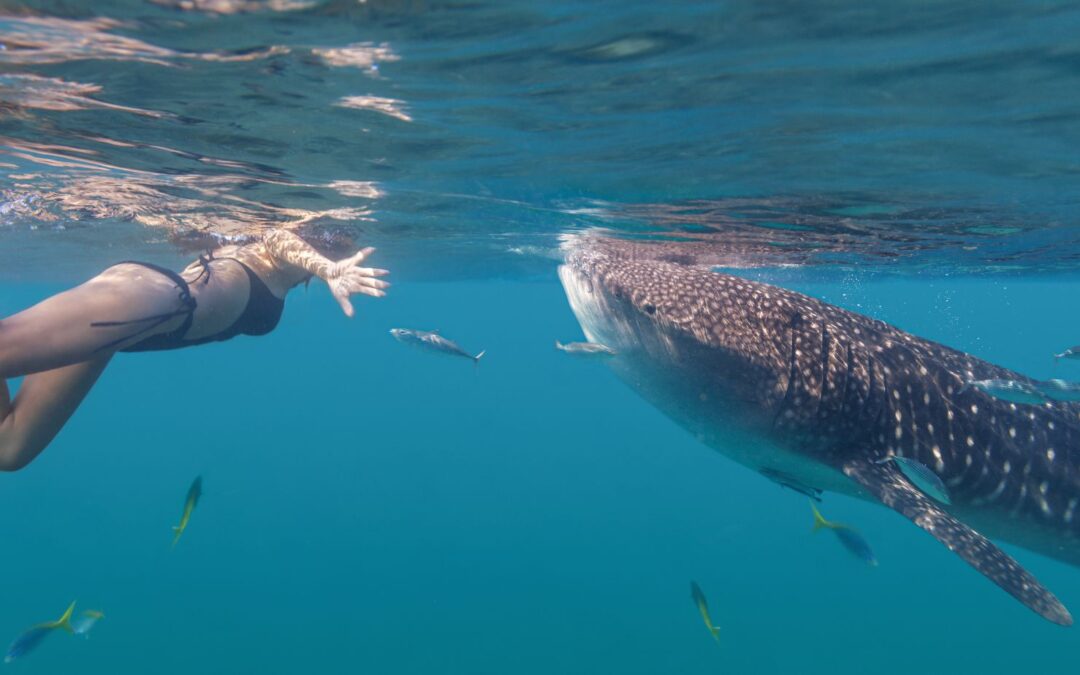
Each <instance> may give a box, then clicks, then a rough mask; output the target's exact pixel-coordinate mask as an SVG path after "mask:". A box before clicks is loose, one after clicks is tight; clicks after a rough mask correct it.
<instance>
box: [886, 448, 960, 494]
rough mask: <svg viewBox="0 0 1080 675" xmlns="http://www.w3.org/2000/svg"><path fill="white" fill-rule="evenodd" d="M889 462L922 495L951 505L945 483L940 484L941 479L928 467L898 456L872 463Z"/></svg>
mask: <svg viewBox="0 0 1080 675" xmlns="http://www.w3.org/2000/svg"><path fill="white" fill-rule="evenodd" d="M890 460H891V461H894V462H896V466H898V467H900V473H902V474H904V477H905V478H907V479H908V480H909V481H911V484H912V485H914V486H915V487H917V488H919V490H920V491H922V493H923V494H925V495H928V496H930V497H933V498H934V499H936V500H938V501H939V502H941V503H942V504H952V499H950V498H949V490H948V488H946V487H945V483H942V482H941V478H940V477H938V475H937V474H936V473H934V472H933V471H931V470H930V467H928V466H926V465H925V464H923V463H922V462H919V461H917V460H914V459H911V458H910V457H901V456H900V455H893V456H892V457H886V458H885V459H881V460H878V461H876V462H874V463H875V464H884V463H885V462H888V461H890Z"/></svg>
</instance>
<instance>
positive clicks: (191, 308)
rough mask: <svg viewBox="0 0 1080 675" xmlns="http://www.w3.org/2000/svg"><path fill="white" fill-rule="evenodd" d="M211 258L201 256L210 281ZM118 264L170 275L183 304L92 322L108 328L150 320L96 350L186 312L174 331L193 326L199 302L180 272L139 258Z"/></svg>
mask: <svg viewBox="0 0 1080 675" xmlns="http://www.w3.org/2000/svg"><path fill="white" fill-rule="evenodd" d="M211 259H212V258H206V259H205V260H204V258H203V256H199V262H201V263H203V268H204V269H205V270H206V277H207V281H209V276H210V267H209V261H210V260H211ZM117 264H118V265H139V266H140V267H145V268H147V269H149V270H153V271H154V272H157V273H159V274H161V275H163V276H166V277H168V278H169V279H170V280H171V281H172V282H173V283H175V284H176V287H177V289H178V290H179V291H180V292H179V294H178V299H179V300H180V303H181V304H182V305H183V306H182V307H181V308H180V309H177V310H175V311H172V312H165V313H163V314H153V315H150V316H144V317H141V318H139V319H131V320H128V321H93V322H91V323H90V326H91V327H92V328H107V327H115V326H131V325H134V324H140V323H146V322H150V323H149V325H147V326H145V327H144V328H142V329H140V330H138V331H137V332H135V333H132V334H131V335H125V336H124V337H121V338H117V339H115V340H112V341H111V342H107V343H106V344H103V345H101V346H100V347H98V348H97V349H96V350H94V351H102V350H104V349H109V348H110V347H115V346H116V345H118V344H120V343H121V342H125V341H127V340H130V339H132V338H136V337H139V336H140V335H143V334H144V333H148V332H150V331H152V330H154V329H155V328H157V327H158V326H160V325H161V324H163V323H165V322H167V321H169V320H170V319H174V318H176V317H178V316H183V315H185V314H186V315H187V320H186V321H184V323H182V324H181V325H180V326H179V327H178V328H177V329H176V330H175V331H174V333H175V334H177V335H184V334H185V333H187V331H188V329H189V328H191V323H192V321H193V320H194V317H195V307H196V304H197V303H196V302H195V298H193V297H191V288H190V287H189V286H188V282H187V281H185V280H184V278H183V277H182V276H180V275H179V274H177V273H176V272H174V271H173V270H170V269H168V268H165V267H160V266H158V265H155V264H153V263H147V262H140V261H138V260H125V261H123V262H120V263H117ZM201 278H202V275H200V276H199V279H201ZM197 280H198V279H196V281H197Z"/></svg>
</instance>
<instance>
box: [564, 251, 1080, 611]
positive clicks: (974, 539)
mask: <svg viewBox="0 0 1080 675" xmlns="http://www.w3.org/2000/svg"><path fill="white" fill-rule="evenodd" d="M640 250H641V248H640V247H633V246H631V245H626V246H624V245H623V243H622V242H620V241H618V240H606V239H593V240H589V239H587V238H582V239H579V240H576V241H571V242H570V243H569V244H568V245H567V246H566V252H567V257H566V262H565V264H564V265H562V266H561V267H560V270H559V275H560V278H561V280H562V283H563V286H564V288H565V290H566V294H567V298H568V300H569V302H570V305H571V308H572V309H573V311H574V313H575V314H576V316H577V318H578V320H579V322H580V324H581V326H582V329H583V330H584V332H585V335H586V336H587V337H588V338H589V340H590V341H596V342H602V343H604V344H607V345H609V346H611V347H612V348H613V349H614V350H615V351H616V352H617V354H618V355H617V356H615V357H613V358H611V359H609V363H610V364H611V366H612V368H614V369H615V371H616V372H617V373H618V374H619V375H620V377H622V379H624V380H625V381H626V382H627V383H628V384H630V385H631V386H632V387H633V388H634V389H635V390H637V391H638V392H639V393H640V394H641V395H642V396H643V397H644V398H645V399H646V400H648V401H649V402H651V403H652V404H653V405H655V406H656V407H658V408H660V409H661V410H662V411H664V412H665V413H666V414H668V415H669V416H670V417H672V418H673V419H674V420H675V421H676V422H678V423H679V424H680V425H682V426H683V427H685V428H686V429H687V430H689V431H690V432H691V433H693V434H694V435H695V436H696V437H697V438H698V439H699V440H700V441H702V442H703V443H705V444H707V445H710V446H712V447H714V448H715V449H717V450H719V451H720V452H722V453H723V454H725V455H727V456H729V457H731V458H732V459H734V460H735V461H737V462H739V463H741V464H743V465H746V466H748V467H750V468H752V469H754V470H756V471H761V472H764V473H765V474H766V475H769V473H770V472H771V473H774V474H782V475H787V476H791V477H793V479H795V480H797V481H798V483H800V484H803V485H807V486H813V487H814V488H819V489H825V490H831V491H835V492H840V493H845V494H849V495H853V496H858V497H862V498H864V499H868V500H872V501H876V502H879V503H882V504H884V505H886V506H888V507H890V508H892V509H894V510H896V511H898V512H899V513H901V514H903V515H904V516H906V517H907V518H909V519H910V520H911V521H912V522H914V523H915V524H916V525H918V526H919V527H921V528H922V529H924V530H926V531H927V532H929V533H930V534H931V535H932V536H934V537H935V538H937V539H938V540H939V541H941V542H942V543H943V544H944V545H945V546H947V547H948V548H949V549H950V550H952V551H953V552H955V553H956V554H957V555H959V556H960V557H962V558H963V559H964V560H965V561H967V562H968V563H969V564H970V565H971V566H973V567H974V568H975V569H977V570H978V571H979V572H981V573H982V574H984V575H985V576H986V577H988V578H989V579H990V580H992V581H993V582H994V583H996V584H997V585H998V586H1000V587H1001V588H1002V589H1004V590H1005V591H1007V592H1008V593H1010V594H1012V595H1013V596H1014V597H1015V598H1016V599H1017V600H1019V601H1020V602H1022V603H1024V604H1025V605H1027V606H1028V607H1029V608H1031V609H1032V610H1034V611H1035V612H1037V613H1038V614H1040V615H1042V616H1043V617H1044V618H1046V619H1048V620H1050V621H1052V622H1054V623H1057V624H1061V625H1071V623H1072V617H1071V615H1070V614H1069V612H1068V610H1067V609H1066V608H1065V607H1064V605H1062V603H1061V602H1060V601H1059V600H1058V599H1057V598H1056V597H1055V596H1054V595H1053V594H1052V593H1050V591H1048V590H1047V589H1046V588H1045V587H1043V586H1042V585H1041V584H1040V583H1039V582H1038V581H1037V580H1036V579H1035V578H1034V577H1033V576H1032V575H1031V574H1030V573H1029V572H1027V571H1026V570H1025V569H1024V568H1023V567H1021V566H1020V565H1019V564H1018V563H1017V562H1016V561H1015V560H1014V559H1013V558H1011V557H1010V556H1009V555H1007V554H1006V553H1004V552H1003V551H1001V550H1000V549H999V548H998V547H997V546H995V545H994V544H993V543H992V542H991V541H989V540H988V539H987V538H986V537H985V536H983V535H982V534H980V531H982V532H985V533H986V534H988V535H990V536H993V537H997V538H1001V539H1003V540H1006V541H1010V542H1013V543H1016V544H1018V545H1021V546H1023V547H1026V548H1029V549H1031V550H1034V551H1037V552H1040V553H1043V554H1046V555H1048V556H1051V557H1054V558H1058V559H1060V560H1064V561H1066V562H1069V563H1071V564H1074V565H1080V405H1077V404H1074V403H1060V402H1047V403H1043V404H1039V405H1023V404H1017V403H1010V402H1006V401H1001V400H999V399H995V398H993V397H991V396H989V395H988V394H986V393H985V392H982V391H979V390H978V389H974V388H970V387H965V383H966V382H970V381H972V380H982V379H993V378H1002V379H1009V380H1015V381H1020V382H1029V381H1031V380H1029V378H1026V377H1024V376H1022V375H1020V374H1018V373H1014V372H1012V371H1009V370H1007V369H1005V368H1001V367H998V366H995V365H993V364H991V363H987V362H985V361H982V360H979V359H977V358H975V357H973V356H970V355H968V354H965V353H963V352H960V351H957V350H954V349H951V348H949V347H946V346H944V345H941V344H937V343H934V342H931V341H928V340H924V339H921V338H919V337H916V336H914V335H910V334H908V333H905V332H903V331H901V330H898V329H897V328H894V327H892V326H890V325H888V324H886V323H884V322H881V321H878V320H875V319H871V318H869V317H866V316H862V315H859V314H856V313H853V312H849V311H846V310H843V309H840V308H838V307H835V306H832V305H829V304H827V303H824V302H821V301H819V300H816V299H814V298H811V297H808V296H805V295H802V294H799V293H796V292H793V291H789V290H786V289H783V288H779V287H776V286H771V285H768V284H763V283H759V282H754V281H749V280H746V279H742V278H740V277H736V276H731V275H726V274H719V273H716V272H713V271H709V270H708V269H702V268H695V267H689V266H686V265H682V264H679V263H678V262H670V261H663V260H656V259H651V258H646V257H645V256H643V255H641V254H640V253H639V251H640ZM893 456H899V457H907V458H911V459H914V460H916V461H918V462H920V463H922V464H924V465H925V466H926V467H928V468H929V469H930V470H931V471H933V472H934V473H935V474H936V475H937V476H938V477H940V479H941V480H942V481H943V483H944V484H945V485H947V486H948V490H949V492H950V495H951V497H952V504H951V505H948V506H946V505H943V504H939V503H937V502H935V501H934V500H932V499H930V498H929V497H927V496H926V495H924V494H923V493H922V492H920V491H919V490H918V489H916V488H915V487H914V486H913V485H912V484H911V483H910V482H909V481H908V480H907V479H905V477H904V476H903V474H902V473H901V472H900V470H899V469H898V468H897V466H896V464H897V463H896V462H883V461H882V460H884V459H886V458H888V457H893ZM976 528H977V529H976Z"/></svg>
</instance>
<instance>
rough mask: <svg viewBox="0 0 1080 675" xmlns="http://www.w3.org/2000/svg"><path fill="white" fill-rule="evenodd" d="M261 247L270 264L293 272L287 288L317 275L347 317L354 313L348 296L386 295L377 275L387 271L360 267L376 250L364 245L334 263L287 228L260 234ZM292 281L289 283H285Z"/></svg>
mask: <svg viewBox="0 0 1080 675" xmlns="http://www.w3.org/2000/svg"><path fill="white" fill-rule="evenodd" d="M263 246H264V247H265V248H266V254H267V256H268V257H269V258H270V261H271V264H272V265H273V266H274V267H275V268H276V269H278V270H279V271H280V272H281V273H282V274H284V275H285V276H287V277H288V276H289V275H290V273H291V275H292V277H291V278H289V279H288V280H287V281H286V283H287V284H288V286H289V287H291V286H293V285H295V284H297V283H299V282H300V281H302V280H303V279H304V278H305V277H307V276H316V277H319V278H320V279H322V280H323V281H325V282H326V284H327V285H328V286H329V287H330V293H331V294H333V296H334V299H336V300H337V301H338V304H339V305H341V311H343V312H345V315H346V316H349V317H351V316H352V315H353V306H352V302H350V301H349V296H350V295H352V294H353V293H364V294H365V295H370V296H373V297H376V298H379V297H382V296H383V295H386V293H384V289H385V288H386V287H387V286H389V284H387V283H386V282H385V281H381V280H380V279H379V278H378V277H381V276H384V275H386V274H387V271H386V270H382V269H376V268H372V267H360V263H362V262H363V261H364V259H365V258H367V257H368V256H369V255H371V254H372V253H373V252H374V251H375V249H373V248H370V247H369V248H365V249H361V250H360V251H358V252H357V253H355V254H354V255H352V256H349V257H348V258H345V259H344V260H339V261H337V262H334V261H332V260H330V259H328V258H326V257H325V256H323V255H322V254H321V253H319V252H318V251H316V250H315V249H314V248H312V247H311V245H310V244H308V243H307V242H306V241H304V240H303V239H301V238H300V237H298V236H297V235H296V234H294V233H292V232H289V231H288V230H273V231H271V232H269V233H268V234H266V235H265V236H264V237H263ZM289 281H291V283H288V282H289Z"/></svg>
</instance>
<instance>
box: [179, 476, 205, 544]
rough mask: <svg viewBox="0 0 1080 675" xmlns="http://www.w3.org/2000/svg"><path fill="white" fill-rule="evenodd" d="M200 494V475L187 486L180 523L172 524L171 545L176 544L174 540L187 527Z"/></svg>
mask: <svg viewBox="0 0 1080 675" xmlns="http://www.w3.org/2000/svg"><path fill="white" fill-rule="evenodd" d="M201 496H202V476H196V477H195V481H194V482H192V484H191V487H190V488H188V492H187V499H186V500H185V501H184V513H183V514H181V515H180V524H179V525H174V526H173V540H172V545H173V546H176V542H178V541H180V535H182V534H183V533H184V530H186V529H187V526H188V521H190V520H191V514H192V512H193V511H195V505H196V504H198V503H199V497H201Z"/></svg>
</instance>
